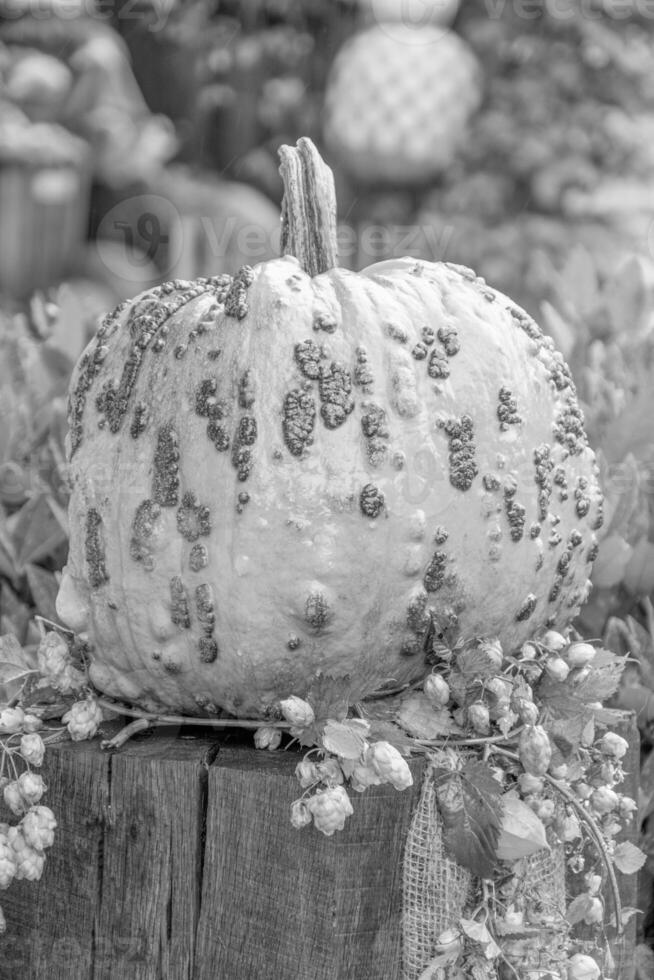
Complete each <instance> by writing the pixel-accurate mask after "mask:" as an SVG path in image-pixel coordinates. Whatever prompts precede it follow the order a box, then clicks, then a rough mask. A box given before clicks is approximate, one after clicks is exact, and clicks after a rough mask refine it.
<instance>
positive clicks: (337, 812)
mask: <svg viewBox="0 0 654 980" xmlns="http://www.w3.org/2000/svg"><path fill="white" fill-rule="evenodd" d="M307 807H308V809H309V812H310V813H311V815H312V816H313V822H314V824H315V825H316V830H320V831H322V833H323V834H325V836H326V837H331V836H332V834H333V833H334V831H335V830H342V829H343V827H344V826H345V820H346V819H347V817H351V816H352V814H353V813H354V810H353V809H352V804H351V803H350V798H349V796H348V795H347V793H346V792H345V790H344V789H343V787H342V786H332V787H330V788H329V789H324V790H321V791H320V792H318V793H316V794H315V796H310V797H309V799H308V800H307Z"/></svg>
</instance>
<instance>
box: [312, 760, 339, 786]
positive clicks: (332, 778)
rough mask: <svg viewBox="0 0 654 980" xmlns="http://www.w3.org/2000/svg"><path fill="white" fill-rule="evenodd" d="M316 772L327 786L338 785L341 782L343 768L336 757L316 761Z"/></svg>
mask: <svg viewBox="0 0 654 980" xmlns="http://www.w3.org/2000/svg"><path fill="white" fill-rule="evenodd" d="M316 772H317V773H318V776H319V777H320V779H322V780H324V782H326V783H327V784H328V785H329V786H339V785H340V784H341V783H342V782H343V770H342V769H341V767H340V765H339V764H338V762H337V760H336V759H323V760H322V762H317V763H316Z"/></svg>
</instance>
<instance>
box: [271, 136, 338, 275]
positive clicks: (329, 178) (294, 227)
mask: <svg viewBox="0 0 654 980" xmlns="http://www.w3.org/2000/svg"><path fill="white" fill-rule="evenodd" d="M279 158H280V165H279V172H280V174H281V178H282V180H283V182H284V197H283V200H282V255H294V256H295V258H296V259H297V260H298V262H299V263H300V265H301V266H302V268H303V269H304V271H305V272H307V273H308V274H309V275H310V276H317V275H319V274H320V273H321V272H327V270H328V269H333V268H334V267H335V266H336V265H337V264H338V263H337V259H336V192H335V190H334V176H333V174H332V172H331V170H330V168H329V167H328V166H327V164H326V163H325V161H324V160H323V159H322V157H321V156H320V154H319V153H318V150H317V149H316V147H315V146H314V144H313V143H312V142H311V140H310V139H308V138H307V137H306V136H303V137H302V138H301V139H299V140H298V141H297V144H296V145H295V146H280V148H279Z"/></svg>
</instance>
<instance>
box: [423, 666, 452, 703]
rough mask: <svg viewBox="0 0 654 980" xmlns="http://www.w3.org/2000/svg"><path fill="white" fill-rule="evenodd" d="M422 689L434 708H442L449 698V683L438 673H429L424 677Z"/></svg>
mask: <svg viewBox="0 0 654 980" xmlns="http://www.w3.org/2000/svg"><path fill="white" fill-rule="evenodd" d="M422 689H423V691H424V693H425V696H426V697H427V698H428V700H429V702H430V703H431V704H433V705H434V707H435V708H444V707H445V706H446V705H447V704H448V702H449V700H450V685H449V684H448V683H447V681H446V680H445V678H444V677H441V676H440V675H439V674H429V675H428V676H427V677H425V681H424V684H423V685H422Z"/></svg>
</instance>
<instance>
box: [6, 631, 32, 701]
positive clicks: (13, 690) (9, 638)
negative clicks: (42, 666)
mask: <svg viewBox="0 0 654 980" xmlns="http://www.w3.org/2000/svg"><path fill="white" fill-rule="evenodd" d="M35 668H36V663H35V661H34V658H33V657H30V656H29V654H28V653H27V651H25V650H23V648H22V647H21V645H20V643H19V642H18V639H17V638H16V637H15V636H14V635H13V634H12V633H8V634H6V635H5V636H0V704H5V703H6V702H7V701H9V700H11V698H12V697H14V696H15V695H16V694H18V692H19V691H20V689H21V687H22V686H23V684H24V682H25V680H26V679H27V678H28V677H29V676H30V674H33V673H34V671H35Z"/></svg>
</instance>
